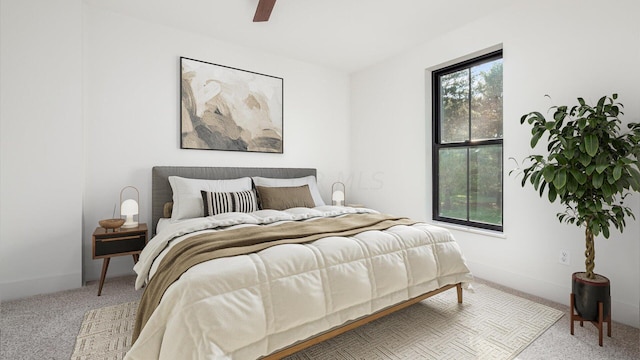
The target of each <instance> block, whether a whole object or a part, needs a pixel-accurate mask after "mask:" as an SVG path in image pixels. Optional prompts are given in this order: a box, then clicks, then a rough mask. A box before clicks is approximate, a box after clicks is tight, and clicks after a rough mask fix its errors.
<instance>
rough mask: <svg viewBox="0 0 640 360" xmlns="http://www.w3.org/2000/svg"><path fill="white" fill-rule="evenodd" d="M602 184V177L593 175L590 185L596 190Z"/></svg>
mask: <svg viewBox="0 0 640 360" xmlns="http://www.w3.org/2000/svg"><path fill="white" fill-rule="evenodd" d="M603 182H604V175H603V174H599V173H597V172H596V173H595V174H594V175H593V178H592V179H591V184H592V185H593V187H594V188H596V189H600V187H601V186H602V183H603Z"/></svg>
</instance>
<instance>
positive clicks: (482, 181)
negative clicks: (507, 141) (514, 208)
mask: <svg viewBox="0 0 640 360" xmlns="http://www.w3.org/2000/svg"><path fill="white" fill-rule="evenodd" d="M469 220H470V221H476V222H481V223H486V224H493V225H502V145H490V146H482V147H480V146H479V147H471V148H469Z"/></svg>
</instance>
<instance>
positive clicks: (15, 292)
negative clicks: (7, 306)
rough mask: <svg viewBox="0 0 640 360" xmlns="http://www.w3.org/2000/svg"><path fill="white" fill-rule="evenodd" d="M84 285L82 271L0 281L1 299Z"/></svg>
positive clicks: (11, 298)
mask: <svg viewBox="0 0 640 360" xmlns="http://www.w3.org/2000/svg"><path fill="white" fill-rule="evenodd" d="M79 287H82V273H73V274H63V275H56V276H48V277H41V278H37V279H28V280H20V281H13V282H5V283H0V301H8V300H15V299H21V298H24V297H27V296H33V295H39V294H48V293H53V292H58V291H63V290H70V289H77V288H79Z"/></svg>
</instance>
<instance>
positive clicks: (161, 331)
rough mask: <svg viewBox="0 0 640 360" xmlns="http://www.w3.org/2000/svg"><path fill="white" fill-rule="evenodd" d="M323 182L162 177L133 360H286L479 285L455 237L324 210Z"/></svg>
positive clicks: (254, 172)
mask: <svg viewBox="0 0 640 360" xmlns="http://www.w3.org/2000/svg"><path fill="white" fill-rule="evenodd" d="M315 176H316V170H315V169H299V168H295V169H294V168H217V167H154V168H153V169H152V223H153V227H152V231H156V229H158V230H157V233H155V236H153V238H152V239H151V240H150V241H149V243H148V244H147V246H146V247H145V249H144V250H143V252H142V254H141V255H140V261H139V262H138V263H137V264H136V265H135V267H134V269H135V271H136V273H137V274H138V277H137V279H136V287H137V288H141V287H145V291H144V293H143V296H142V299H141V302H140V307H139V309H138V313H137V318H136V325H135V329H134V335H133V341H134V342H133V345H132V347H131V349H130V350H129V351H128V352H127V354H126V357H125V359H130V360H133V359H176V358H192V359H196V358H201V359H203V358H207V359H256V358H264V359H279V358H282V357H284V356H287V355H290V354H293V353H295V352H297V351H300V350H302V349H304V348H306V347H309V346H311V345H313V344H316V343H318V342H320V341H324V340H326V339H329V338H331V337H334V336H336V335H339V334H341V333H343V332H345V331H348V330H350V329H353V328H355V327H358V326H360V325H363V324H365V323H367V322H370V321H372V320H375V319H377V318H380V317H382V316H384V315H386V314H389V313H392V312H394V311H397V310H399V309H402V308H404V307H407V306H410V305H412V304H415V303H417V302H419V301H422V300H424V299H426V298H428V297H430V296H433V295H435V294H437V293H439V292H442V291H446V290H449V289H453V288H455V289H456V290H457V294H458V302H462V284H463V283H467V282H470V281H472V280H473V277H472V275H471V272H470V271H469V269H468V267H467V265H466V263H465V259H464V256H463V255H462V253H461V251H460V248H459V246H458V245H457V243H456V242H455V240H454V239H453V237H452V236H451V234H450V232H449V231H447V230H446V229H443V228H440V227H436V226H433V225H430V224H426V223H421V222H417V221H413V220H410V219H406V218H402V217H393V216H389V215H385V214H380V213H379V212H377V211H374V210H371V209H366V208H351V207H336V206H330V205H326V204H324V202H323V200H322V198H321V196H320V194H319V191H318V189H317V184H316V183H315ZM170 204H172V206H171V205H170ZM258 204H260V205H262V207H263V208H260V205H258ZM168 209H171V214H170V215H169V213H168V212H169V211H168ZM169 216H170V217H171V218H170V219H169V218H168V217H169Z"/></svg>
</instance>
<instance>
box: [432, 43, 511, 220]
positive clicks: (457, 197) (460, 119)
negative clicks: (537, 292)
mask: <svg viewBox="0 0 640 360" xmlns="http://www.w3.org/2000/svg"><path fill="white" fill-rule="evenodd" d="M432 82H433V84H432V85H433V198H434V204H433V217H434V219H435V220H439V221H445V222H452V223H456V224H461V225H469V226H475V227H480V228H486V229H492V230H498V231H502V226H503V223H502V173H503V166H502V158H503V156H502V117H503V115H502V114H503V112H502V111H503V110H502V109H503V106H502V97H503V91H502V51H498V52H494V53H491V54H487V55H484V56H481V57H478V58H475V59H472V60H469V61H465V62H463V63H460V64H456V65H453V66H449V67H447V68H444V69H440V70H437V71H434V72H433V76H432Z"/></svg>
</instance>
